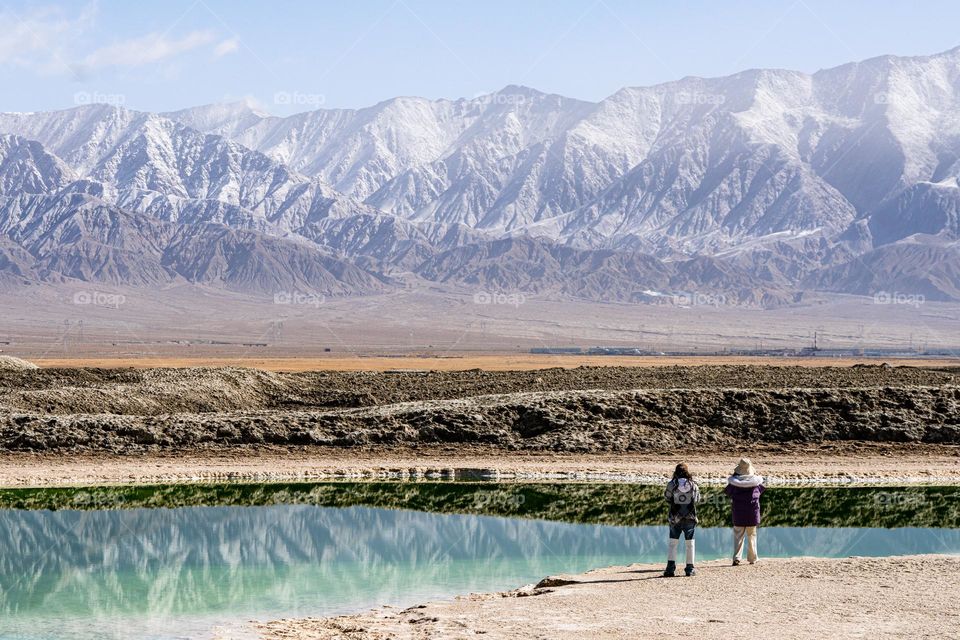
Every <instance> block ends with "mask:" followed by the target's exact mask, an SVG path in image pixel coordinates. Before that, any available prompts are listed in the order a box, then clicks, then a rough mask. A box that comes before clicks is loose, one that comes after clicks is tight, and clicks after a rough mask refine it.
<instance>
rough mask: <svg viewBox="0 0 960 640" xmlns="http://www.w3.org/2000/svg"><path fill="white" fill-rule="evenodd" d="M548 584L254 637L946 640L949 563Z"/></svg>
mask: <svg viewBox="0 0 960 640" xmlns="http://www.w3.org/2000/svg"><path fill="white" fill-rule="evenodd" d="M661 570H662V567H661V566H659V565H633V566H629V567H611V568H606V569H598V570H595V571H590V572H588V573H586V574H583V575H575V576H554V577H552V578H551V579H546V580H544V581H542V582H541V583H540V584H539V585H530V586H526V587H523V588H520V589H517V590H515V591H510V592H505V593H491V594H473V595H469V596H462V597H459V598H456V599H455V600H450V601H442V602H433V603H428V604H423V605H419V606H415V607H411V608H407V609H398V608H392V607H383V608H380V609H376V610H374V611H370V612H367V613H361V614H357V615H347V616H339V617H335V618H308V619H301V620H279V621H273V622H267V623H262V624H258V625H257V629H258V631H259V633H260V634H261V637H262V638H264V639H265V640H320V639H323V640H328V639H350V640H364V639H370V640H374V639H376V640H386V639H393V638H397V639H401V638H412V639H413V638H415V639H426V638H487V639H497V638H499V639H504V640H516V639H520V638H524V639H528V638H542V639H554V638H570V639H578V640H579V639H581V638H697V639H698V640H727V639H729V638H736V637H739V638H787V639H811V640H812V639H821V638H911V639H915V638H955V637H960V606H958V603H957V598H958V594H960V557H953V556H932V555H931V556H904V557H892V558H847V559H836V560H831V559H812V558H795V559H761V561H760V562H759V563H758V564H757V565H755V566H749V565H743V566H740V567H732V566H729V563H728V562H727V561H712V562H704V563H700V565H699V575H697V576H695V577H692V578H686V577H676V578H672V579H665V578H661V577H660V571H661Z"/></svg>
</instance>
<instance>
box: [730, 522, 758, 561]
mask: <svg viewBox="0 0 960 640" xmlns="http://www.w3.org/2000/svg"><path fill="white" fill-rule="evenodd" d="M744 537H746V539H747V562H749V563H750V564H753V563H754V562H756V561H757V528H756V527H734V528H733V559H734V560H739V559H740V557H741V555H742V554H743V539H744Z"/></svg>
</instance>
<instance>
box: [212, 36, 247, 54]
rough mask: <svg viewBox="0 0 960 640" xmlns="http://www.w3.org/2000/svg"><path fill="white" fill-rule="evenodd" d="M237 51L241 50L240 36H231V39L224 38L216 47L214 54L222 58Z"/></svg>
mask: <svg viewBox="0 0 960 640" xmlns="http://www.w3.org/2000/svg"><path fill="white" fill-rule="evenodd" d="M237 51H240V38H230V39H229V40H224V41H223V42H221V43H220V44H218V45H217V46H216V47H214V49H213V55H215V56H216V57H218V58H222V57H223V56H227V55H230V54H231V53H236V52H237Z"/></svg>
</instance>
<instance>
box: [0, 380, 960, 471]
mask: <svg viewBox="0 0 960 640" xmlns="http://www.w3.org/2000/svg"><path fill="white" fill-rule="evenodd" d="M816 442H895V443H904V442H909V443H929V444H940V445H957V444H960V372H958V371H957V370H949V369H944V370H934V369H920V368H912V367H897V368H890V367H882V366H878V367H852V368H837V367H826V368H821V369H813V368H807V367H802V368H801V367H753V366H713V367H669V368H657V369H638V368H601V367H593V368H578V369H548V370H540V371H524V372H491V371H462V372H386V373H375V372H310V373H290V374H281V373H269V372H265V371H259V370H254V369H239V368H219V369H147V370H133V369H112V370H111V369H40V370H31V369H22V368H17V369H9V370H0V450H7V451H46V450H61V451H110V452H120V453H128V452H136V451H144V450H151V449H153V450H156V449H209V448H219V447H236V446H243V445H263V444H271V445H312V446H326V447H365V448H384V447H398V446H402V447H418V446H432V445H437V444H470V445H482V446H484V447H490V448H493V449H501V450H511V451H520V450H525V451H564V452H580V453H589V452H633V451H638V452H639V451H658V450H675V449H676V448H677V447H678V446H682V447H687V448H700V449H711V448H714V449H721V448H732V447H737V446H740V445H743V444H746V443H750V444H779V443H816Z"/></svg>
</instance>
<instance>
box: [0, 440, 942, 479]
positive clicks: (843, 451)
mask: <svg viewBox="0 0 960 640" xmlns="http://www.w3.org/2000/svg"><path fill="white" fill-rule="evenodd" d="M779 449H780V450H762V449H761V450H757V449H745V450H744V451H714V452H701V453H693V454H690V455H686V456H684V460H686V461H687V462H688V463H689V464H690V466H691V468H692V469H693V470H694V471H695V473H696V474H697V475H698V477H700V478H701V479H702V481H706V482H710V481H711V480H716V481H717V482H719V481H721V479H723V478H725V477H726V475H727V474H728V473H729V471H730V468H731V465H732V464H733V463H734V462H735V461H736V459H737V457H738V456H739V455H740V454H741V453H748V454H750V455H752V456H753V459H754V460H755V462H756V463H757V465H758V468H759V469H761V470H762V471H763V473H764V474H765V475H767V476H769V477H770V479H771V481H772V482H773V483H774V484H776V483H782V484H841V485H843V484H891V485H892V484H898V485H902V484H960V447H945V446H923V445H913V446H911V445H902V446H901V445H874V446H868V447H854V448H851V447H839V448H836V449H831V448H823V447H804V448H795V449H793V450H790V449H786V450H782V449H783V448H779ZM678 460H679V458H678V457H677V456H673V455H663V454H656V455H653V454H563V453H526V452H503V451H490V450H483V449H478V448H472V449H471V448H466V450H464V448H462V447H460V448H456V449H445V448H427V449H419V450H398V451H385V450H376V451H357V450H342V449H341V450H338V449H332V448H306V449H304V448H298V449H285V448H279V447H277V448H262V449H255V450H254V449H245V450H213V451H208V452H203V451H200V452H198V451H191V452H182V453H180V452H164V453H145V454H142V455H112V454H76V455H62V454H56V453H45V454H39V453H37V454H34V453H9V452H8V453H0V487H43V486H66V485H104V484H135V483H177V482H198V481H206V482H213V481H244V480H245V481H260V482H268V481H284V480H337V479H406V478H461V479H479V478H487V479H499V480H505V481H506V480H513V479H516V480H527V481H535V480H553V479H561V480H584V481H586V480H593V481H632V482H661V481H663V480H664V479H665V478H667V477H668V475H669V474H670V473H671V471H672V468H673V465H675V464H676V462H677V461H678Z"/></svg>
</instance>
